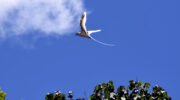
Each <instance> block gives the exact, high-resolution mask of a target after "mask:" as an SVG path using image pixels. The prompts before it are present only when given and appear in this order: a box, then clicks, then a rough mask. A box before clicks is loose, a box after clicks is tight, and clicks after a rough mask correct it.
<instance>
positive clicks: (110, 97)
mask: <svg viewBox="0 0 180 100" xmlns="http://www.w3.org/2000/svg"><path fill="white" fill-rule="evenodd" d="M149 88H150V83H142V81H133V80H130V81H129V86H128V88H127V89H126V88H125V86H119V87H118V88H117V90H116V91H115V90H114V85H113V82H112V81H109V82H108V83H102V84H98V85H97V86H96V87H95V89H94V93H93V94H92V95H91V96H90V97H89V100H171V97H169V95H168V93H167V92H166V91H165V90H164V89H163V88H162V87H160V86H155V87H153V92H152V93H150V92H148V90H149Z"/></svg>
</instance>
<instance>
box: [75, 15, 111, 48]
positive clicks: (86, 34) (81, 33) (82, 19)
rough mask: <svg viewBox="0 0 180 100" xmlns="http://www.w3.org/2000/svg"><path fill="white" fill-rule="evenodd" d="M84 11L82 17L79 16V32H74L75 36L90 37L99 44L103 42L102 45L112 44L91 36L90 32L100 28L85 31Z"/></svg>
mask: <svg viewBox="0 0 180 100" xmlns="http://www.w3.org/2000/svg"><path fill="white" fill-rule="evenodd" d="M86 19H87V18H86V12H84V13H83V15H82V17H81V20H80V26H81V32H79V33H76V35H77V36H80V37H86V38H90V39H92V40H94V41H96V42H98V43H100V44H103V45H107V46H114V45H113V44H107V43H103V42H101V41H98V40H96V39H94V38H93V37H91V34H92V33H96V32H100V31H101V30H92V31H87V29H86Z"/></svg>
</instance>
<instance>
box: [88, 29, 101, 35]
mask: <svg viewBox="0 0 180 100" xmlns="http://www.w3.org/2000/svg"><path fill="white" fill-rule="evenodd" d="M100 31H101V30H93V31H88V34H89V35H91V34H92V33H96V32H100Z"/></svg>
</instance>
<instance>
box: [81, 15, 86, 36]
mask: <svg viewBox="0 0 180 100" xmlns="http://www.w3.org/2000/svg"><path fill="white" fill-rule="evenodd" d="M85 24H86V12H84V14H83V15H82V16H81V20H80V26H81V33H87V30H86V25H85Z"/></svg>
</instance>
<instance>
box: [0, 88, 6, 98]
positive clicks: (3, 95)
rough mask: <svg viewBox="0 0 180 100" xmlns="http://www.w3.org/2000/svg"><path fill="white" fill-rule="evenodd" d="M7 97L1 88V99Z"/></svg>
mask: <svg viewBox="0 0 180 100" xmlns="http://www.w3.org/2000/svg"><path fill="white" fill-rule="evenodd" d="M5 98H6V93H4V92H3V91H1V89H0V100H5Z"/></svg>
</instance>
